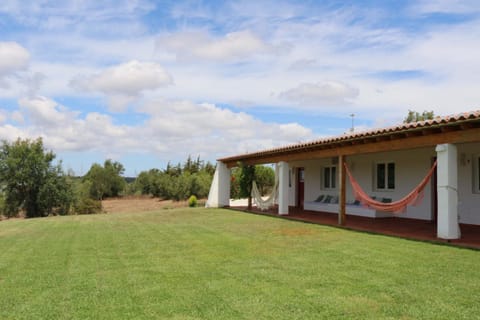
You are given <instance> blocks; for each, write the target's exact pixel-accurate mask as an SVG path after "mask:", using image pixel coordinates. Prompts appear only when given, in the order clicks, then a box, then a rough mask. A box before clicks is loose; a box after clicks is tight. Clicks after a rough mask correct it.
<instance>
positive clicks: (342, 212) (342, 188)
mask: <svg viewBox="0 0 480 320" xmlns="http://www.w3.org/2000/svg"><path fill="white" fill-rule="evenodd" d="M338 169H339V170H338V180H339V182H340V183H339V196H338V198H339V201H338V203H339V206H338V224H339V225H341V226H344V225H345V223H346V222H347V214H346V207H345V203H346V190H347V187H346V179H345V156H343V155H340V156H339V157H338Z"/></svg>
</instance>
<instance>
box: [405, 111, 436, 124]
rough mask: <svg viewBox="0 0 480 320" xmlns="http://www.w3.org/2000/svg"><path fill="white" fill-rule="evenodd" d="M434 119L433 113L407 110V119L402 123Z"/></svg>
mask: <svg viewBox="0 0 480 320" xmlns="http://www.w3.org/2000/svg"><path fill="white" fill-rule="evenodd" d="M434 117H435V114H434V113H433V111H423V113H420V112H417V111H413V110H408V115H407V117H406V118H405V119H404V120H403V123H411V122H417V121H425V120H432V119H433V118H434Z"/></svg>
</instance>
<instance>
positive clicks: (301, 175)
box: [297, 168, 305, 209]
mask: <svg viewBox="0 0 480 320" xmlns="http://www.w3.org/2000/svg"><path fill="white" fill-rule="evenodd" d="M304 198H305V170H304V168H298V170H297V207H299V208H301V209H303V200H304Z"/></svg>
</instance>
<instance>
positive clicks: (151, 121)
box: [0, 96, 313, 160]
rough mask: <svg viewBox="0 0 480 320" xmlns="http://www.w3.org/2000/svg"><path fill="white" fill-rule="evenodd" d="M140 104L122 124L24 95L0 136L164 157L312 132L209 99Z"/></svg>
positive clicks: (212, 152) (239, 149)
mask: <svg viewBox="0 0 480 320" xmlns="http://www.w3.org/2000/svg"><path fill="white" fill-rule="evenodd" d="M139 109H140V110H139V111H140V112H142V113H143V115H144V116H145V117H146V118H145V120H142V121H141V122H138V123H134V124H130V125H121V124H117V123H115V121H114V118H112V117H111V116H110V115H107V114H104V113H100V112H90V113H87V114H86V115H83V114H82V113H80V112H77V111H75V110H71V109H70V108H68V107H66V106H63V105H61V104H59V103H58V102H56V101H55V100H53V99H50V98H48V97H41V96H38V97H33V98H32V97H25V98H22V99H20V100H19V109H18V111H16V112H18V113H19V114H20V115H22V116H23V117H24V118H25V122H24V123H18V124H16V125H12V124H10V123H8V120H7V121H6V122H3V123H2V122H0V140H1V139H7V140H14V139H16V138H17V137H22V138H36V137H42V138H43V140H44V142H45V145H46V146H47V147H48V148H50V149H53V150H54V151H55V152H65V151H76V152H80V151H94V152H101V153H103V154H104V155H111V154H117V155H126V154H129V153H142V154H144V153H148V154H153V155H156V156H158V157H159V158H163V159H167V160H172V159H185V157H186V156H188V155H189V154H195V155H200V156H201V157H202V158H203V159H209V160H214V159H215V158H218V157H220V156H224V155H229V154H236V153H244V152H248V151H255V150H261V149H265V148H271V147H275V146H279V145H284V144H289V143H294V142H298V141H300V140H301V141H304V140H310V139H312V138H313V133H312V131H311V130H310V129H308V128H305V127H303V126H301V125H299V124H298V123H294V122H292V123H284V124H281V123H275V122H265V121H262V120H260V119H257V118H255V117H253V116H251V115H249V114H246V113H244V112H234V111H232V110H229V109H226V108H221V107H218V106H216V105H215V104H210V103H194V102H192V101H186V100H182V101H178V100H155V101H153V100H152V101H150V102H148V103H146V104H144V105H142V106H141V107H139Z"/></svg>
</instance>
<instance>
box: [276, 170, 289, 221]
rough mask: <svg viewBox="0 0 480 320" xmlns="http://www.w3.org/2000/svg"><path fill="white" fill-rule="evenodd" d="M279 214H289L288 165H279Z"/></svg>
mask: <svg viewBox="0 0 480 320" xmlns="http://www.w3.org/2000/svg"><path fill="white" fill-rule="evenodd" d="M278 184H279V185H278V214H280V215H284V214H288V163H286V162H284V161H281V162H279V163H278Z"/></svg>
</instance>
